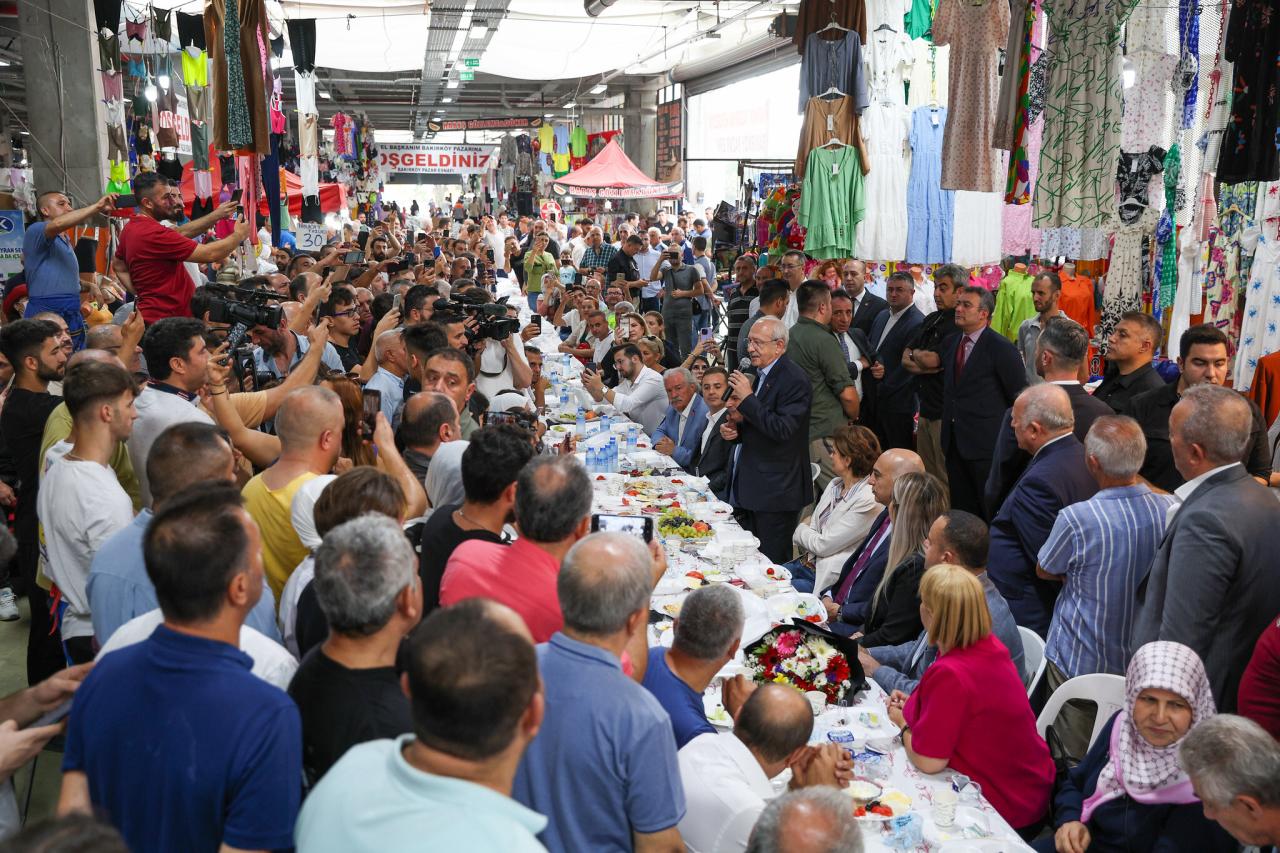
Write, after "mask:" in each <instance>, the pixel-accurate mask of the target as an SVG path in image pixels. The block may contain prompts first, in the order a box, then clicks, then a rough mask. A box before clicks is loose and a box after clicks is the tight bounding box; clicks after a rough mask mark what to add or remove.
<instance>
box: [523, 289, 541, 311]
mask: <svg viewBox="0 0 1280 853" xmlns="http://www.w3.org/2000/svg"><path fill="white" fill-rule="evenodd" d="M541 295H542V294H541V293H526V294H525V296H526V297H527V298H528V300H529V311H530V312H531V313H533V314H537V313H538V297H539V296H541Z"/></svg>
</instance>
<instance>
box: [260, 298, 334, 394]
mask: <svg viewBox="0 0 1280 853" xmlns="http://www.w3.org/2000/svg"><path fill="white" fill-rule="evenodd" d="M249 340H251V341H253V344H254V346H255V347H257V349H255V350H254V351H253V362H254V371H255V372H257V373H269V374H271V376H273V377H274V378H276V379H284V378H285V377H287V376H288V375H289V372H290V371H292V370H293V368H294V367H296V366H297V365H298V363H299V362H301V361H302V357H303V356H305V355H306V354H307V352H308V350H310V349H311V342H310V341H309V340H308V339H307V338H304V337H302V336H301V335H299V334H298V333H297V332H294V331H293V330H292V329H290V328H289V327H288V321H287V320H286V319H285V316H284V314H283V312H282V313H281V317H280V325H279V327H277V328H275V329H271V328H268V327H266V326H264V325H261V324H258V325H255V326H254V327H253V328H251V329H250V330H249ZM320 361H321V363H323V364H324V366H325V367H327V368H329V369H330V370H336V371H338V372H340V373H345V372H346V369H345V368H344V367H343V365H342V358H341V357H340V356H339V355H338V351H337V350H336V349H334V347H333V344H331V343H329V342H328V341H327V340H326V341H325V345H324V351H323V353H322V354H321V356H320Z"/></svg>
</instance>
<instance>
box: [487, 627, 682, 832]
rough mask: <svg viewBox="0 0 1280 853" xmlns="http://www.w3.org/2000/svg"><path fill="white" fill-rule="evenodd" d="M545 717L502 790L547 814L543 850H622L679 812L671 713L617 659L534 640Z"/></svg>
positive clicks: (567, 642)
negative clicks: (509, 788) (635, 835)
mask: <svg viewBox="0 0 1280 853" xmlns="http://www.w3.org/2000/svg"><path fill="white" fill-rule="evenodd" d="M538 671H539V673H540V674H541V675H542V685H543V692H544V695H545V697H546V717H545V718H544V719H543V722H542V728H541V729H540V730H539V731H538V736H537V737H536V738H534V739H533V742H532V743H531V744H530V745H529V749H528V750H527V751H526V752H525V754H524V757H523V758H522V759H521V761H520V767H519V769H518V770H517V771H516V779H515V785H514V786H513V788H512V792H511V796H512V797H514V798H515V799H516V800H518V801H519V802H521V803H523V804H524V805H526V806H528V807H529V808H531V809H533V810H534V811H535V812H537V813H539V814H542V815H545V816H546V817H547V821H548V822H547V828H546V830H545V831H544V832H543V833H542V834H541V835H540V836H539V837H538V840H540V841H541V842H542V843H543V844H545V845H546V846H547V849H548V850H550V851H552V853H561V851H564V852H565V853H570V851H572V853H577V851H582V850H590V851H593V853H613V852H614V851H617V853H622V851H627V852H628V853H629V851H631V850H632V849H633V846H634V845H633V842H632V835H631V833H632V832H633V831H634V832H637V833H641V834H651V833H656V832H661V831H663V830H665V829H670V828H671V827H673V826H675V825H676V824H678V823H679V822H680V819H681V818H683V817H684V809H685V804H684V788H683V787H681V785H680V766H679V764H678V763H677V761H676V744H675V738H674V737H673V736H672V734H671V720H670V719H669V718H668V717H667V712H666V711H664V710H662V706H661V705H659V704H658V700H657V699H654V698H653V696H652V695H651V694H650V693H649V691H647V690H645V689H644V688H643V687H641V686H640V685H639V684H636V683H635V682H634V681H632V680H631V679H630V678H628V677H627V676H626V675H624V674H623V672H622V664H621V662H620V661H619V660H618V658H617V657H616V656H615V655H613V654H610V653H609V652H607V651H605V650H604V649H602V648H599V647H598V646H593V645H590V644H588V643H584V642H581V641H580V640H575V639H572V638H571V637H569V636H567V635H566V634H563V633H560V632H557V633H555V634H553V635H552V637H551V640H550V641H549V642H546V643H543V644H542V645H540V646H538Z"/></svg>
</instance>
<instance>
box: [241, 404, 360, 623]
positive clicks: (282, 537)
mask: <svg viewBox="0 0 1280 853" xmlns="http://www.w3.org/2000/svg"><path fill="white" fill-rule="evenodd" d="M343 424H344V418H343V414H342V401H341V400H339V399H338V395H337V394H335V393H333V392H332V391H330V390H329V389H328V388H324V387H321V386H319V385H312V386H310V387H307V388H299V389H298V390H297V391H294V392H293V393H292V394H290V395H289V396H288V397H285V398H284V402H283V403H281V404H280V410H279V411H278V412H276V434H277V435H278V436H279V437H280V456H279V458H277V459H276V461H275V464H273V465H272V466H271V467H270V468H268V469H267V470H265V471H263V472H262V473H261V474H259V475H257V476H256V477H254V478H253V479H252V480H250V481H249V482H248V483H247V484H246V485H245V487H244V493H243V494H244V508H245V511H247V512H248V513H249V515H250V516H252V517H253V520H254V521H256V522H257V523H258V528H259V530H260V531H261V533H262V567H263V570H264V571H265V572H266V575H267V582H268V583H269V584H270V585H271V592H272V593H273V594H274V595H275V597H276V600H277V601H279V600H280V593H281V591H282V590H283V589H284V584H285V581H287V580H288V579H289V575H290V574H292V573H293V570H294V569H295V568H296V567H297V565H298V563H300V562H302V559H303V558H304V557H306V556H307V549H306V547H305V546H304V545H303V544H302V540H300V539H299V538H298V534H297V532H296V531H295V530H294V529H293V522H292V520H291V510H292V505H293V496H294V494H295V493H296V492H297V491H298V489H299V488H301V487H302V485H303V484H304V483H306V482H308V481H309V480H311V479H313V478H315V477H317V476H319V475H321V474H328V473H329V472H330V471H332V470H333V466H334V465H335V464H336V463H337V461H338V454H339V452H340V451H341V450H342V428H343Z"/></svg>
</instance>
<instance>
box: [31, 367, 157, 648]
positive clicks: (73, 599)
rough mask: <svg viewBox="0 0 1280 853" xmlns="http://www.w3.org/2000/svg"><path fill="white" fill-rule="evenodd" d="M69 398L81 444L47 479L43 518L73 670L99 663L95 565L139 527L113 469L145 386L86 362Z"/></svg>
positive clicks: (40, 505)
mask: <svg viewBox="0 0 1280 853" xmlns="http://www.w3.org/2000/svg"><path fill="white" fill-rule="evenodd" d="M62 390H63V398H64V399H65V401H66V404H67V410H68V411H69V412H70V414H71V418H72V420H73V421H74V429H73V434H74V435H75V441H74V443H73V444H72V445H71V449H70V450H68V451H67V452H66V454H65V455H64V456H63V457H62V458H61V459H59V460H58V461H56V462H54V463H53V465H52V466H51V467H50V468H49V470H48V471H47V472H46V473H45V475H44V479H43V481H42V482H41V487H42V488H41V489H40V495H39V497H38V498H37V510H38V513H39V517H40V523H41V525H42V526H43V528H44V541H45V549H46V555H47V565H46V570H47V571H48V574H49V578H50V579H51V580H52V581H53V583H54V584H55V586H56V589H57V593H58V595H57V596H56V598H55V600H58V601H59V612H58V614H57V623H58V628H59V631H60V633H61V636H62V644H63V647H64V649H65V650H66V653H67V657H68V658H69V659H70V660H71V661H72V662H73V663H87V662H89V661H91V660H93V621H92V619H91V618H90V611H89V594H88V592H87V590H86V584H87V583H88V580H89V564H90V563H92V562H93V555H94V554H96V553H97V551H98V548H99V546H101V545H102V543H103V542H105V541H106V540H107V539H109V538H110V537H111V536H113V535H114V534H115V533H116V532H117V531H120V530H123V529H124V528H126V527H128V526H129V524H130V523H131V522H132V521H133V501H132V499H130V497H129V494H128V493H127V492H126V491H125V490H124V489H123V488H121V486H120V483H119V482H118V481H117V480H116V475H115V472H114V471H112V470H111V467H110V464H109V463H110V460H111V455H112V454H113V453H114V452H115V449H116V445H117V444H118V443H119V442H121V441H125V440H126V439H128V438H129V434H130V432H131V431H132V429H133V422H134V420H135V419H136V418H137V416H138V415H137V412H136V410H135V409H134V404H133V401H134V397H135V396H136V394H137V385H136V383H135V382H134V381H133V377H132V376H130V375H129V371H127V370H125V368H124V365H123V364H120V363H119V362H116V363H107V362H100V361H84V362H82V363H80V364H77V365H75V366H74V367H73V368H72V369H71V370H69V371H67V375H66V379H65V380H64V382H63V389H62Z"/></svg>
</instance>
